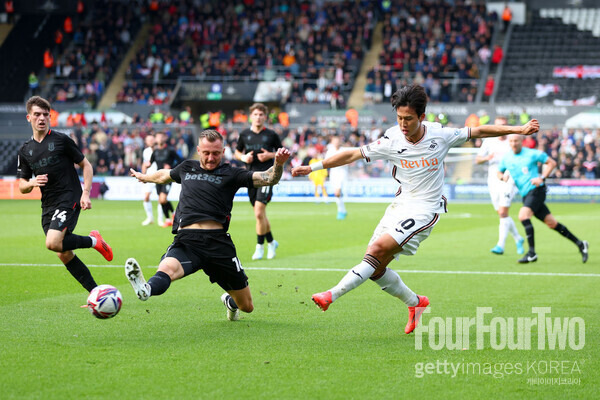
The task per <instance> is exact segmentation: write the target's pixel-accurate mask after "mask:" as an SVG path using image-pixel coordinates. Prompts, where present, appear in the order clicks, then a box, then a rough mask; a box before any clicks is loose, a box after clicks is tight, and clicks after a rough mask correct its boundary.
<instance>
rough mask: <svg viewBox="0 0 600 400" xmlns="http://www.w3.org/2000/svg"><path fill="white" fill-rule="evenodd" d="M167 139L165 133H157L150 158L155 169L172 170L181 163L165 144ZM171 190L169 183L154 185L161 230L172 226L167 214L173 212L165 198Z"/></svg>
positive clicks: (173, 150)
mask: <svg viewBox="0 0 600 400" xmlns="http://www.w3.org/2000/svg"><path fill="white" fill-rule="evenodd" d="M167 140H168V137H167V134H166V133H165V132H158V133H157V134H156V145H155V146H154V151H153V152H152V157H150V164H152V163H156V169H157V170H159V169H167V170H169V169H172V168H173V167H175V165H177V163H179V162H180V161H181V158H180V157H179V155H178V154H177V151H175V149H174V148H173V147H171V146H169V145H168V143H167ZM170 190H171V183H167V184H164V185H163V184H157V185H156V194H158V203H159V204H160V206H161V208H162V211H163V214H164V217H165V222H164V224H160V226H162V227H163V228H166V227H167V226H171V225H173V220H172V219H170V218H169V215H170V214H169V213H170V212H173V211H174V209H173V204H171V202H170V201H169V200H167V197H168V195H169V191H170Z"/></svg>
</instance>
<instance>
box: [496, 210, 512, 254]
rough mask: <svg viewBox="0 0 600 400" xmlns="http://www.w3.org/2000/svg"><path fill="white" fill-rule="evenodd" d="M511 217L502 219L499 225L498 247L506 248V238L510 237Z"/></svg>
mask: <svg viewBox="0 0 600 400" xmlns="http://www.w3.org/2000/svg"><path fill="white" fill-rule="evenodd" d="M510 219H511V218H510V217H505V218H500V224H499V225H498V246H500V247H502V248H504V245H505V244H506V237H507V236H508V220H510Z"/></svg>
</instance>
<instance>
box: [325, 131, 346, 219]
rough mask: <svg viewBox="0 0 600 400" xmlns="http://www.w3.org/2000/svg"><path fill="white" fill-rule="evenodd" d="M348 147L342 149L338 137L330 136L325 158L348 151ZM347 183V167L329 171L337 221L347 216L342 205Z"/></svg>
mask: <svg viewBox="0 0 600 400" xmlns="http://www.w3.org/2000/svg"><path fill="white" fill-rule="evenodd" d="M348 149H349V147H342V139H341V138H340V137H339V136H332V137H331V142H330V143H329V146H327V153H325V158H329V157H332V156H334V155H335V154H337V153H339V152H340V151H343V150H348ZM347 181H348V166H347V165H343V166H340V167H338V168H333V169H331V170H330V171H329V183H330V185H331V188H332V190H333V194H334V195H335V203H336V205H337V219H344V218H346V216H347V215H348V212H347V211H346V205H345V204H344V198H343V196H344V186H345V185H346V182H347Z"/></svg>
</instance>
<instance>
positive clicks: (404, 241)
mask: <svg viewBox="0 0 600 400" xmlns="http://www.w3.org/2000/svg"><path fill="white" fill-rule="evenodd" d="M439 220H440V215H439V214H438V213H435V212H421V211H418V212H415V211H412V210H411V208H410V207H407V206H403V207H402V206H400V205H399V204H395V203H392V204H390V205H389V206H388V208H387V210H385V214H384V215H383V218H381V221H379V225H377V228H375V232H373V236H372V237H371V241H370V242H369V245H371V244H372V243H373V242H374V241H375V240H377V239H378V238H379V237H380V236H381V235H383V234H384V233H387V234H388V235H390V236H391V237H393V238H394V240H395V241H396V242H397V243H398V245H399V246H401V247H402V250H401V251H400V252H398V253H396V254H394V257H395V258H398V257H399V256H400V254H404V255H406V256H412V255H414V254H415V253H416V252H417V249H418V248H419V245H420V244H421V242H422V241H423V240H425V239H427V237H428V236H429V234H430V233H431V230H432V229H433V227H434V226H435V224H437V222H438V221H439Z"/></svg>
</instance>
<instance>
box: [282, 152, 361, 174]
mask: <svg viewBox="0 0 600 400" xmlns="http://www.w3.org/2000/svg"><path fill="white" fill-rule="evenodd" d="M361 158H362V153H361V152H360V149H350V150H344V151H340V152H339V153H336V154H334V155H332V156H331V157H327V158H326V159H324V160H323V161H321V162H317V163H314V164H311V165H301V166H299V167H296V168H294V169H292V176H303V175H308V174H310V173H311V172H313V171H318V170H320V169H323V168H335V167H341V166H342V165H346V164H351V163H353V162H354V161H356V160H360V159H361Z"/></svg>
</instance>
